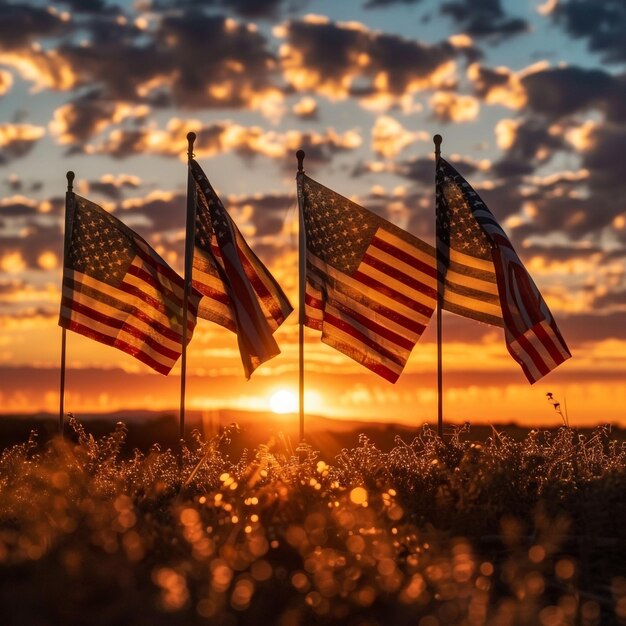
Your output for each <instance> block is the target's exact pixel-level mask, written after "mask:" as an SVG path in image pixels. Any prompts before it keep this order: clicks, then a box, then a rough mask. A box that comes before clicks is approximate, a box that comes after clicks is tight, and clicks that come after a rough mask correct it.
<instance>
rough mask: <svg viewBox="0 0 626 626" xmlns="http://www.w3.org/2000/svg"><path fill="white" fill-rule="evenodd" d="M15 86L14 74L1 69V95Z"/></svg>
mask: <svg viewBox="0 0 626 626" xmlns="http://www.w3.org/2000/svg"><path fill="white" fill-rule="evenodd" d="M12 86H13V76H12V75H11V74H9V72H5V71H4V70H0V96H3V95H4V94H5V93H7V91H9V90H10V89H11V87H12Z"/></svg>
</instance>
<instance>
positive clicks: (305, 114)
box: [292, 96, 317, 120]
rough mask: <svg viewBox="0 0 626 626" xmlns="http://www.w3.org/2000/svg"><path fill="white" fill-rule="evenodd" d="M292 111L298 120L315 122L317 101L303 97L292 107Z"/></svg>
mask: <svg viewBox="0 0 626 626" xmlns="http://www.w3.org/2000/svg"><path fill="white" fill-rule="evenodd" d="M292 111H293V112H294V114H295V115H297V116H298V117H299V118H300V119H303V120H315V119H317V100H315V98H311V97H310V96H305V97H304V98H302V99H301V100H298V102H296V103H295V104H294V105H293V108H292Z"/></svg>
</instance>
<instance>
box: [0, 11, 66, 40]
mask: <svg viewBox="0 0 626 626" xmlns="http://www.w3.org/2000/svg"><path fill="white" fill-rule="evenodd" d="M68 21H69V16H68V15H66V14H60V13H58V12H57V11H54V10H52V9H47V10H46V9H43V8H39V7H35V6H32V4H30V5H29V4H13V3H11V4H9V3H0V50H4V51H9V50H19V49H22V48H26V47H28V46H29V45H30V43H31V42H32V41H36V40H39V39H40V38H42V37H51V36H54V35H60V34H62V33H64V32H67V30H68Z"/></svg>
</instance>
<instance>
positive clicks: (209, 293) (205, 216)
mask: <svg viewBox="0 0 626 626" xmlns="http://www.w3.org/2000/svg"><path fill="white" fill-rule="evenodd" d="M189 168H190V174H191V175H192V176H193V180H194V181H195V191H196V194H195V200H196V224H195V242H194V256H193V282H192V284H193V287H194V288H195V289H197V290H198V291H199V292H200V293H201V294H202V296H203V297H202V300H200V306H199V309H198V316H199V317H201V318H203V319H208V320H211V321H213V322H215V323H217V324H220V325H221V326H224V327H225V328H228V330H231V331H233V332H234V333H236V335H237V341H238V343H239V352H240V354H241V360H242V363H243V367H244V370H245V374H246V378H250V375H251V374H252V372H254V370H255V369H256V368H257V367H258V366H259V365H261V363H264V362H265V361H267V360H269V359H271V358H272V357H274V356H276V355H277V354H279V353H280V350H279V348H278V344H277V343H276V340H275V339H274V337H273V333H274V331H275V330H276V329H277V328H278V327H279V326H280V325H281V324H282V323H283V322H284V321H285V319H286V318H287V316H288V315H289V314H290V313H291V311H292V310H293V309H292V306H291V304H289V300H287V296H285V294H284V293H283V290H282V289H281V288H280V287H279V285H278V283H277V282H276V280H274V277H273V276H272V275H271V274H270V273H269V271H268V269H267V268H266V267H265V265H263V263H262V262H261V261H260V260H259V258H258V257H257V256H256V255H255V254H254V252H252V250H251V249H250V247H249V246H248V244H247V243H246V241H245V239H244V238H243V236H242V234H241V233H240V232H239V229H238V228H237V226H236V225H235V223H234V222H233V220H232V219H231V218H230V216H229V215H228V213H227V212H226V209H225V208H224V205H223V204H222V202H221V200H220V199H219V197H218V196H217V194H216V193H215V191H214V190H213V187H212V186H211V183H209V181H208V179H207V177H206V175H205V173H204V172H203V171H202V168H201V167H200V166H199V165H198V163H196V161H195V160H193V159H192V160H190V162H189Z"/></svg>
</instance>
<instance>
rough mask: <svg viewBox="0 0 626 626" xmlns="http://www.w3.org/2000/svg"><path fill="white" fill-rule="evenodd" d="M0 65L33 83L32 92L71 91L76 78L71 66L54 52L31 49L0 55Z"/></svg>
mask: <svg viewBox="0 0 626 626" xmlns="http://www.w3.org/2000/svg"><path fill="white" fill-rule="evenodd" d="M0 64H2V65H6V66H8V67H12V68H13V69H15V70H16V71H17V72H18V74H20V76H21V77H22V78H23V79H24V80H26V81H29V82H31V83H33V88H32V91H34V92H37V91H41V90H42V89H54V90H57V91H68V90H70V89H73V88H74V87H75V86H76V84H77V82H78V76H77V75H76V73H75V72H74V70H73V68H72V66H71V65H70V64H69V63H68V62H67V61H66V60H65V59H64V58H63V57H62V56H60V55H59V54H58V53H57V52H56V51H55V50H42V49H39V48H38V47H36V46H34V47H32V48H28V49H23V50H18V51H11V52H2V53H0Z"/></svg>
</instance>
